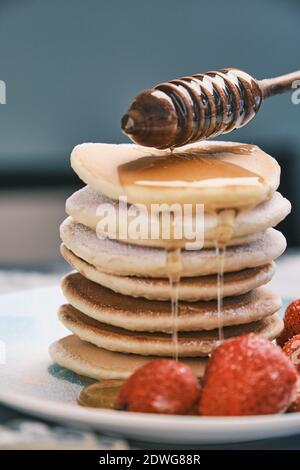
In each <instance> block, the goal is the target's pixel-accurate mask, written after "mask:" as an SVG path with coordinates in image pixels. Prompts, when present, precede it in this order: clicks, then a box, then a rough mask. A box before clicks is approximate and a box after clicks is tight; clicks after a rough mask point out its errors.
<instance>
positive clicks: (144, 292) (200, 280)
mask: <svg viewBox="0 0 300 470" xmlns="http://www.w3.org/2000/svg"><path fill="white" fill-rule="evenodd" d="M60 251H61V254H62V255H63V257H64V258H65V260H66V261H67V262H68V263H69V264H70V266H72V267H73V268H74V269H75V270H76V271H78V272H79V273H80V274H82V276H84V277H85V278H87V279H89V280H90V281H93V282H95V283H96V284H100V285H101V286H103V287H107V288H108V289H111V290H113V291H114V292H117V293H119V294H123V295H129V296H131V297H144V298H146V299H148V300H170V299H171V288H170V283H169V281H168V280H167V279H165V278H150V277H135V276H116V275H114V274H110V273H105V272H103V271H99V270H98V269H97V268H95V266H92V265H91V264H89V263H87V262H86V261H84V260H83V259H81V258H79V257H78V256H76V255H75V254H74V253H72V251H70V250H68V248H67V247H66V246H65V245H63V244H62V245H61V248H60ZM274 273H275V263H274V262H272V263H269V264H266V265H264V266H259V267H257V268H249V269H243V270H242V271H237V272H235V273H226V274H224V281H223V297H230V296H235V295H241V294H245V293H247V292H249V291H250V290H253V289H255V288H256V287H260V286H262V285H264V284H266V283H267V282H269V281H270V280H271V279H272V277H273V275H274ZM217 290H218V289H217V276H216V275H211V276H201V277H200V276H199V277H184V278H182V280H181V282H180V285H179V289H178V298H179V300H185V301H187V302H196V301H198V300H213V299H216V298H217Z"/></svg>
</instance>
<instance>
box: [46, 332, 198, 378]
mask: <svg viewBox="0 0 300 470" xmlns="http://www.w3.org/2000/svg"><path fill="white" fill-rule="evenodd" d="M49 352H50V356H51V357H52V359H53V361H54V362H56V363H57V364H59V365H60V366H62V367H66V368H67V369H70V370H72V371H73V372H75V373H76V374H79V375H83V376H85V377H89V378H91V379H95V380H103V379H127V378H128V377H129V376H130V375H131V374H132V373H133V372H134V371H135V370H136V369H138V368H139V367H142V366H143V365H144V364H146V363H147V362H149V361H151V360H153V359H157V357H151V356H148V357H145V356H138V355H136V354H122V353H118V352H111V351H106V350H105V349H101V348H97V347H96V346H94V345H93V344H90V343H87V342H86V341H81V340H80V339H79V338H78V337H77V336H74V335H70V336H66V337H65V338H62V339H60V340H58V341H56V342H55V343H53V344H51V346H50V349H49ZM182 362H184V363H185V364H187V365H189V366H190V367H191V368H192V370H193V371H194V373H195V374H196V375H197V377H203V375H204V372H205V367H206V363H207V359H205V358H199V357H197V358H196V359H193V358H184V359H183V361H182Z"/></svg>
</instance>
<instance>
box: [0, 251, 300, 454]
mask: <svg viewBox="0 0 300 470" xmlns="http://www.w3.org/2000/svg"><path fill="white" fill-rule="evenodd" d="M277 265H278V269H277V273H276V275H275V278H274V279H273V280H272V282H271V283H270V284H271V287H272V289H274V290H275V291H276V292H278V293H280V294H281V295H282V296H283V297H289V298H298V297H299V296H300V288H299V276H298V268H299V266H300V253H299V252H288V253H287V254H286V255H285V256H283V257H282V258H281V259H280V260H279V261H278V263H277ZM66 271H67V267H66V265H65V264H63V263H61V264H60V263H58V264H55V265H51V266H50V265H49V266H44V267H43V269H41V268H40V267H39V268H38V270H37V269H34V268H31V269H28V268H27V269H23V270H15V269H3V270H0V294H1V293H7V292H13V291H17V290H24V289H30V288H34V287H42V286H47V285H54V284H58V283H59V280H60V278H61V276H62V274H63V273H64V272H66ZM70 431H71V438H70ZM76 431H77V430H75V429H74V428H72V429H67V428H61V427H60V428H58V427H57V426H56V425H53V424H51V423H47V422H44V421H41V420H38V419H36V418H33V417H31V416H28V415H24V414H22V413H19V412H17V411H15V410H13V409H9V408H7V407H6V406H3V405H0V449H1V448H15V449H18V448H37V447H38V446H39V445H40V446H41V447H42V448H49V447H50V448H57V447H62V448H85V449H86V448H97V449H101V448H102V449H126V448H139V449H143V450H147V449H151V450H152V449H153V450H154V449H172V448H176V449H179V448H182V449H186V448H188V447H186V446H184V447H181V446H176V447H174V446H173V447H172V446H167V445H165V444H159V443H145V442H134V441H125V440H123V439H116V438H110V437H109V436H104V435H100V434H95V433H88V434H86V433H82V432H81V431H79V430H78V433H77V435H76ZM75 436H76V439H75ZM74 439H75V440H74ZM39 441H41V442H40V444H38V442H39ZM190 448H191V449H192V448H193V446H191V447H190ZM197 449H198V450H201V449H237V450H238V449H253V450H254V449H263V450H268V449H274V450H275V449H300V434H299V435H297V436H291V437H286V438H277V439H267V440H259V441H251V442H245V443H240V444H228V445H217V446H207V445H205V446H197Z"/></svg>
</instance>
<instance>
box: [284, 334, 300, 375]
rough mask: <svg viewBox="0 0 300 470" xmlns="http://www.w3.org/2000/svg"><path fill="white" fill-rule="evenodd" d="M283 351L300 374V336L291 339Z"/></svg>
mask: <svg viewBox="0 0 300 470" xmlns="http://www.w3.org/2000/svg"><path fill="white" fill-rule="evenodd" d="M282 350H283V352H284V353H285V354H286V355H287V356H288V357H289V358H290V360H291V361H292V363H293V364H294V366H295V367H296V369H297V371H298V372H299V373H300V335H295V336H293V337H292V338H291V339H289V340H288V341H287V342H286V343H285V345H284V346H283V349H282Z"/></svg>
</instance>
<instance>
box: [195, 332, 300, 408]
mask: <svg viewBox="0 0 300 470" xmlns="http://www.w3.org/2000/svg"><path fill="white" fill-rule="evenodd" d="M297 378H298V374H297V371H296V369H295V367H294V365H293V364H292V363H291V361H290V360H289V359H288V357H287V356H286V355H285V354H284V353H283V352H282V350H281V349H280V348H279V347H278V346H275V345H273V344H272V343H270V342H269V341H268V340H266V339H264V338H261V337H260V336H258V335H255V334H253V333H250V334H249V335H244V336H239V337H237V338H233V339H230V340H227V341H224V343H222V344H221V345H220V346H219V347H218V348H216V349H215V351H214V352H213V354H212V357H211V359H210V361H209V363H208V366H207V369H206V373H205V376H204V387H203V390H202V393H201V398H200V403H199V412H200V414H202V415H207V416H242V415H260V414H271V413H281V412H284V411H285V410H286V409H287V408H288V407H289V405H290V404H291V402H292V401H293V400H294V398H295V395H296V383H297Z"/></svg>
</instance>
